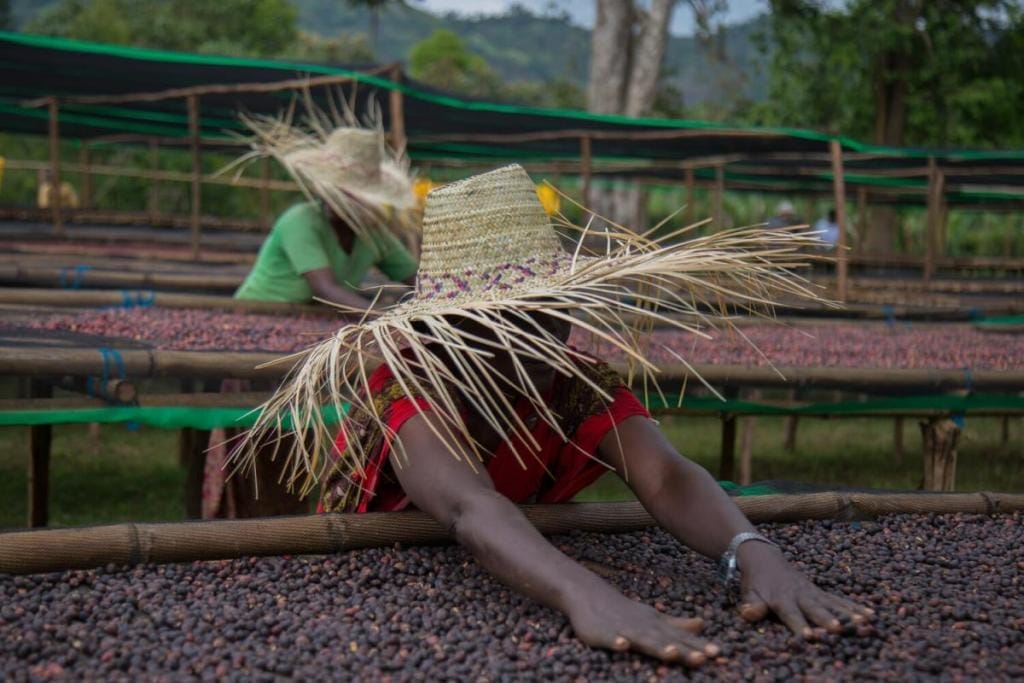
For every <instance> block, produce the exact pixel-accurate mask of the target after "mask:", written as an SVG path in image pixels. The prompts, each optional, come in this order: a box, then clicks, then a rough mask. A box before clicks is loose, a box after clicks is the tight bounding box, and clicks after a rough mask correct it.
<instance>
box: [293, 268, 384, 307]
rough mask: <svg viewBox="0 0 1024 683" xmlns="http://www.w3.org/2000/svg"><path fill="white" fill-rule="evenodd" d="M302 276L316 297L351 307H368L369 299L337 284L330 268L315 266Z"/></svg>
mask: <svg viewBox="0 0 1024 683" xmlns="http://www.w3.org/2000/svg"><path fill="white" fill-rule="evenodd" d="M303 277H305V278H306V282H308V283H309V288H310V289H312V290H313V296H315V297H316V298H318V299H323V300H324V301H329V302H331V303H335V304H342V305H344V306H350V307H352V308H361V309H366V308H369V307H370V300H369V299H366V298H365V297H361V296H359V295H358V294H356V293H355V292H352V291H350V290H348V289H346V288H345V287H342V286H341V285H339V284H338V283H337V282H336V281H335V280H334V273H333V272H331V269H330V268H317V269H316V270H311V271H309V272H307V273H303Z"/></svg>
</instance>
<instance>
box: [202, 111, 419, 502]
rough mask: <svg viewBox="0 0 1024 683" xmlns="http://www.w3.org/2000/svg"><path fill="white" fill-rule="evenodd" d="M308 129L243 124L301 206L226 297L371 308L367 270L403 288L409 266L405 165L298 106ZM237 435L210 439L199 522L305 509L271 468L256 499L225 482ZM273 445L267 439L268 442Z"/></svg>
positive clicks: (362, 136) (371, 136)
mask: <svg viewBox="0 0 1024 683" xmlns="http://www.w3.org/2000/svg"><path fill="white" fill-rule="evenodd" d="M307 111H308V116H307V124H308V125H307V126H306V128H305V129H303V128H300V127H297V126H294V125H292V112H291V111H289V112H288V113H287V114H286V115H285V116H284V117H282V118H280V119H278V118H263V119H243V120H244V121H245V123H246V124H247V125H248V126H249V128H250V129H251V130H252V132H253V133H254V137H253V138H252V140H251V141H250V142H251V144H252V147H253V151H252V152H251V153H250V154H249V155H247V156H246V157H243V159H242V160H241V162H242V163H244V162H245V161H247V160H248V159H251V158H255V157H273V158H275V159H277V160H278V161H279V162H280V163H281V164H282V165H283V166H284V167H285V168H286V169H287V170H288V172H289V173H290V174H291V176H292V177H293V178H294V179H295V181H296V182H297V183H298V184H299V186H300V187H301V188H302V190H303V192H304V193H305V194H306V196H307V198H308V199H307V201H305V202H302V203H299V204H296V205H294V206H292V207H291V208H290V209H288V210H287V211H285V212H284V213H283V214H282V215H281V217H280V218H279V219H278V220H277V222H276V223H275V224H274V226H273V228H272V229H271V231H270V234H269V235H268V236H267V239H266V240H265V241H264V243H263V246H262V247H261V248H260V252H259V255H258V256H257V257H256V263H255V264H254V265H253V268H252V271H251V272H250V273H249V275H248V276H247V277H246V279H245V281H244V282H243V283H242V285H241V287H239V289H238V291H237V292H236V293H235V298H238V299H250V300H258V301H283V302H288V303H309V302H310V301H312V300H313V298H314V297H315V298H318V299H322V300H324V301H328V302H331V303H335V304H342V305H345V306H347V307H349V308H352V309H367V308H369V307H370V306H371V301H370V300H369V299H368V298H366V297H364V296H363V295H362V294H360V293H359V292H358V291H357V289H358V287H359V286H360V284H361V283H362V281H363V280H364V278H365V277H366V275H367V273H368V271H369V270H370V269H371V268H372V267H376V268H378V269H379V270H380V271H381V272H383V273H384V274H385V275H386V276H388V277H390V278H391V279H392V280H395V281H398V282H404V283H406V284H411V282H412V278H413V276H414V275H415V273H416V258H415V257H414V256H413V255H412V254H411V253H410V252H409V250H408V249H407V248H406V247H405V246H404V244H403V243H402V241H401V240H400V239H399V238H398V236H396V234H394V233H393V230H394V231H395V232H401V231H402V230H403V229H404V228H405V227H407V226H405V225H403V224H402V222H403V221H404V220H406V219H407V218H408V216H409V212H410V211H411V210H413V209H414V208H415V207H416V197H415V195H414V193H413V179H412V177H411V175H410V173H409V169H408V163H407V161H406V160H405V159H404V158H402V157H401V156H400V155H397V154H395V153H394V152H392V151H391V150H390V149H389V148H388V146H387V144H386V142H385V139H384V134H383V132H382V131H381V130H380V129H379V128H375V127H369V128H361V127H358V126H355V125H343V124H346V123H347V124H352V123H354V121H353V120H352V117H351V116H349V117H348V119H347V120H346V121H342V120H340V117H339V118H336V119H334V120H330V119H329V118H328V117H327V116H326V115H325V114H324V113H323V112H321V111H320V110H318V109H316V108H315V106H313V105H312V102H311V101H309V102H307ZM274 388H275V386H274V385H264V386H256V385H254V384H253V383H252V382H245V381H241V380H227V381H225V382H224V383H223V385H222V391H227V392H238V391H254V390H257V389H265V390H267V391H270V390H272V389H274ZM240 435H241V431H240V430H237V429H216V430H214V431H213V432H212V433H211V434H210V439H209V449H208V450H207V453H206V458H205V461H204V472H203V490H202V496H201V497H202V510H201V514H202V516H203V517H204V518H213V517H232V518H233V517H263V516H268V515H281V514H295V513H301V512H306V511H308V509H309V507H308V505H307V504H306V503H305V502H304V501H303V500H301V498H299V497H298V496H296V495H293V494H292V493H290V492H288V491H287V490H286V488H285V487H284V486H282V485H280V484H279V483H278V482H277V479H278V476H277V475H278V474H279V463H271V462H269V461H267V460H265V459H264V460H261V461H260V464H259V467H260V469H261V474H263V476H262V477H261V478H262V479H263V480H264V481H265V482H266V483H265V484H263V491H262V495H260V496H257V495H256V491H255V489H254V488H253V487H252V486H251V485H247V482H244V481H241V480H233V481H226V475H225V473H224V469H223V466H224V462H225V460H226V456H227V450H228V443H230V442H231V441H232V440H233V439H236V438H238V437H239V436H240ZM275 441H276V437H275Z"/></svg>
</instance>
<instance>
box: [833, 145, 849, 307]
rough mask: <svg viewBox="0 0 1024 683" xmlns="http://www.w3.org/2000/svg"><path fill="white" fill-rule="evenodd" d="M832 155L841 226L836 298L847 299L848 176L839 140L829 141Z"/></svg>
mask: <svg viewBox="0 0 1024 683" xmlns="http://www.w3.org/2000/svg"><path fill="white" fill-rule="evenodd" d="M829 150H830V152H831V156H832V193H833V195H834V201H835V205H836V224H837V225H838V226H839V244H838V245H837V247H836V298H837V299H839V300H840V301H846V285H847V265H848V255H847V253H846V178H845V176H844V175H843V147H842V145H840V144H839V141H838V140H832V141H831V142H829Z"/></svg>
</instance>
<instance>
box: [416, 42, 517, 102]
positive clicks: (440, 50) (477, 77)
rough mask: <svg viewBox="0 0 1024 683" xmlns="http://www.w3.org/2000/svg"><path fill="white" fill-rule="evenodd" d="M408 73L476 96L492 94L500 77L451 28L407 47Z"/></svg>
mask: <svg viewBox="0 0 1024 683" xmlns="http://www.w3.org/2000/svg"><path fill="white" fill-rule="evenodd" d="M409 75H410V76H412V77H413V78H415V79H417V80H420V81H423V82H424V83H429V84H430V85H433V86H436V87H438V88H442V89H444V90H451V91H454V92H460V93H466V94H471V95H476V96H480V97H487V96H490V95H494V94H495V93H497V92H498V90H499V89H500V83H501V81H500V79H499V78H498V74H497V73H496V72H495V71H494V69H492V68H491V66H490V65H489V64H488V63H487V62H486V61H485V60H484V59H483V58H482V57H480V56H479V55H476V54H474V53H472V52H471V51H470V50H469V49H468V48H467V47H466V44H465V43H464V42H463V40H462V39H461V38H459V36H458V34H456V33H455V32H454V31H448V30H445V29H440V30H437V31H434V33H432V34H431V35H430V36H429V37H428V38H426V39H425V40H422V41H420V42H419V43H416V44H415V45H413V47H412V49H411V50H409Z"/></svg>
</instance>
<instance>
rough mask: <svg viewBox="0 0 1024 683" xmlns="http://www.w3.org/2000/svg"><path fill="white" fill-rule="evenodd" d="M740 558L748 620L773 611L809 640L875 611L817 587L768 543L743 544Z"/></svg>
mask: <svg viewBox="0 0 1024 683" xmlns="http://www.w3.org/2000/svg"><path fill="white" fill-rule="evenodd" d="M737 560H738V562H739V568H740V572H741V574H740V575H741V577H742V580H741V584H740V590H741V593H742V598H741V601H740V606H739V611H740V616H741V617H743V618H744V619H746V620H747V621H750V622H757V621H761V620H762V619H764V618H765V617H767V616H768V613H769V612H773V613H775V614H776V615H777V616H778V617H779V619H780V620H781V621H782V622H783V623H784V624H785V625H786V626H788V627H789V629H790V630H791V631H792V632H793V633H794V634H795V635H796V636H798V637H803V638H809V639H810V638H815V637H817V636H818V635H819V634H820V633H821V630H822V629H823V630H824V631H827V632H829V633H840V632H841V631H842V630H843V621H844V620H845V621H848V622H852V623H854V624H863V623H866V622H867V621H869V620H870V619H871V618H872V617H873V616H874V610H872V609H869V608H867V607H862V606H860V605H858V604H856V603H854V602H851V601H850V600H847V599H846V598H843V597H840V596H838V595H833V594H831V593H828V592H826V591H823V590H821V589H820V588H818V587H817V586H815V585H814V584H813V583H812V582H811V581H810V580H809V579H808V578H807V577H806V576H804V575H803V574H801V573H800V572H799V571H797V570H796V568H794V567H793V566H792V565H791V564H789V562H787V561H786V558H785V557H783V556H782V553H781V552H780V551H779V549H778V548H776V547H774V546H771V545H768V544H767V543H760V542H757V541H748V542H747V543H744V544H743V545H741V546H740V548H739V551H738V552H737ZM812 625H813V626H812Z"/></svg>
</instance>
